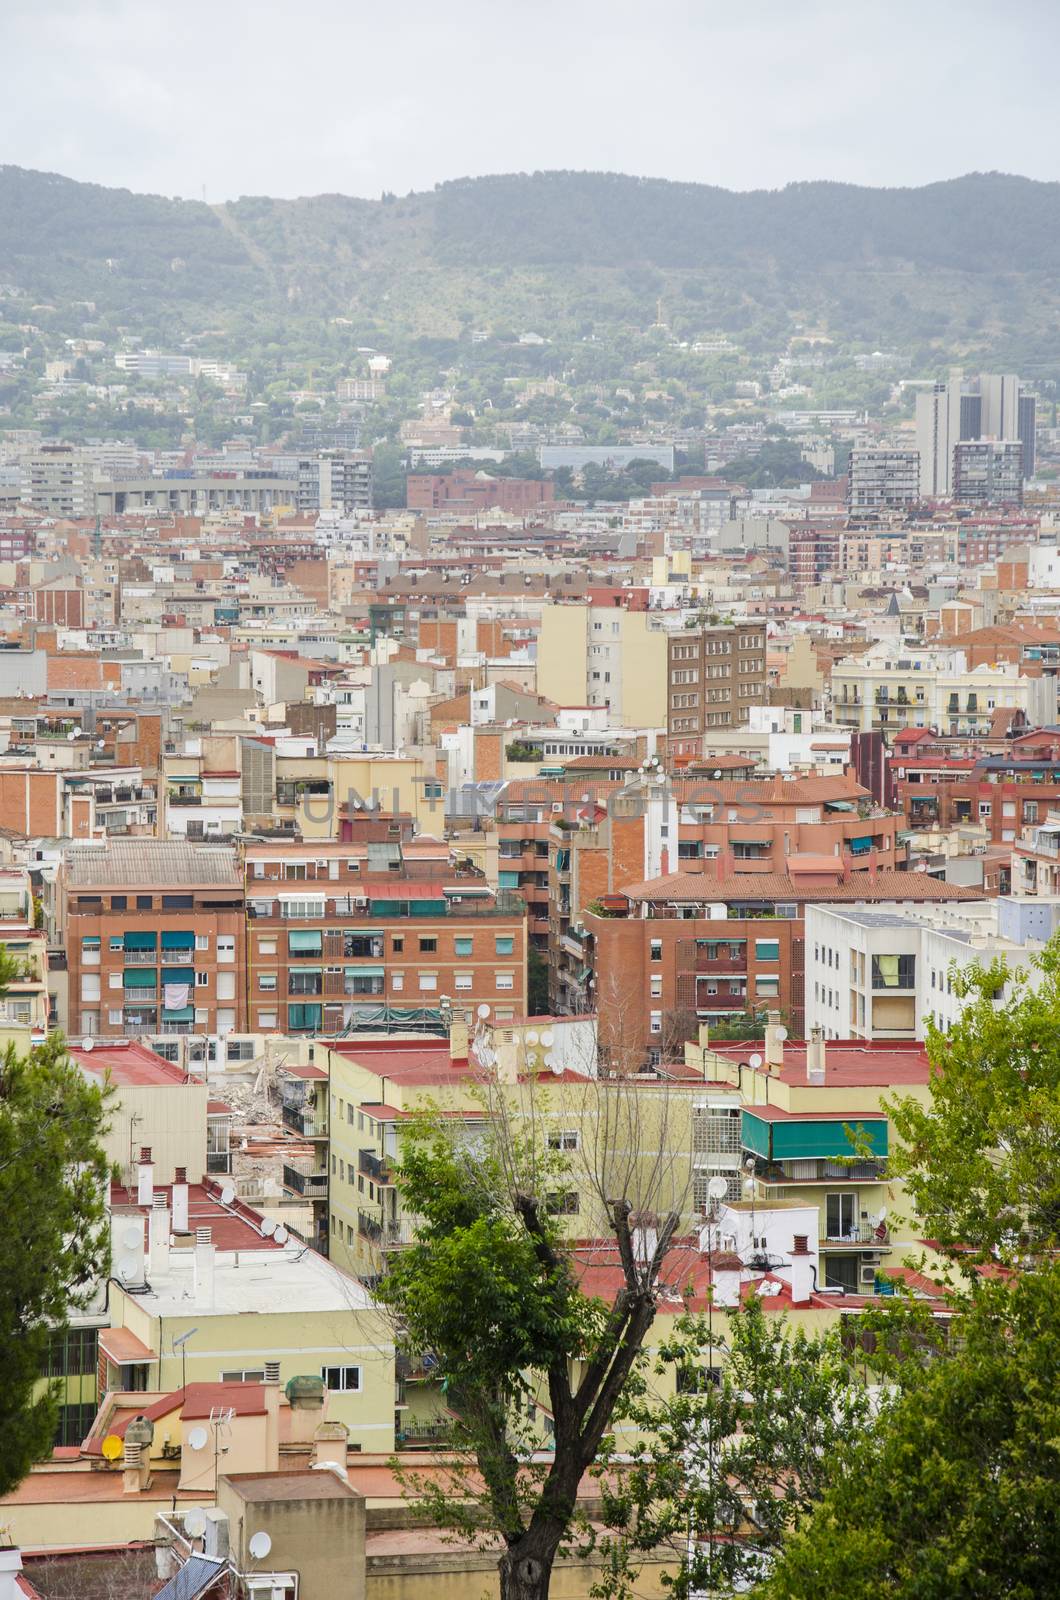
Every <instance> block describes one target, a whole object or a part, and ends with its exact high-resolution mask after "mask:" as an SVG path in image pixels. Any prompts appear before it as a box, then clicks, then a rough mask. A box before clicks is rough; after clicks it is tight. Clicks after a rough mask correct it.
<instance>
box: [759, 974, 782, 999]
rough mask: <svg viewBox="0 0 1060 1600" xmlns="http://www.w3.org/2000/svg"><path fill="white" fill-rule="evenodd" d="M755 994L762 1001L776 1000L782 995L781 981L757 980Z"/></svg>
mask: <svg viewBox="0 0 1060 1600" xmlns="http://www.w3.org/2000/svg"><path fill="white" fill-rule="evenodd" d="M755 994H757V995H758V997H759V998H760V999H762V1000H772V999H775V998H776V997H777V996H778V995H779V994H780V979H779V978H756V979H755Z"/></svg>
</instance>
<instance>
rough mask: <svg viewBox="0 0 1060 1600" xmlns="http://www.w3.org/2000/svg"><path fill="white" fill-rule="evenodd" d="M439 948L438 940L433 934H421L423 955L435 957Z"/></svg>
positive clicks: (421, 952)
mask: <svg viewBox="0 0 1060 1600" xmlns="http://www.w3.org/2000/svg"><path fill="white" fill-rule="evenodd" d="M437 948H438V940H437V939H436V938H435V937H434V935H433V934H429V933H421V934H420V954H421V955H433V954H434V952H435V951H436V950H437Z"/></svg>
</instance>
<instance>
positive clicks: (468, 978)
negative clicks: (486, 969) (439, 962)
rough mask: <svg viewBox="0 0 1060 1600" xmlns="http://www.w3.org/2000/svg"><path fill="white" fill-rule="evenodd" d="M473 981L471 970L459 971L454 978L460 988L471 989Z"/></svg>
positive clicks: (456, 985)
mask: <svg viewBox="0 0 1060 1600" xmlns="http://www.w3.org/2000/svg"><path fill="white" fill-rule="evenodd" d="M472 982H473V978H472V974H471V973H470V972H458V973H457V974H456V975H455V978H454V984H455V987H456V988H457V989H458V990H467V989H470V988H471V985H472Z"/></svg>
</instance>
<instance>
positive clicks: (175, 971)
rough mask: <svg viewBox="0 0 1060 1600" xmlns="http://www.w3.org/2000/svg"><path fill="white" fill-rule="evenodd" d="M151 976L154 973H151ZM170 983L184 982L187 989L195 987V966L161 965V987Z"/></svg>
mask: <svg viewBox="0 0 1060 1600" xmlns="http://www.w3.org/2000/svg"><path fill="white" fill-rule="evenodd" d="M153 976H154V974H153V973H152V977H153ZM170 983H186V984H187V985H188V987H189V989H193V988H194V987H195V968H194V967H163V968H162V987H163V988H165V987H166V985H167V984H170Z"/></svg>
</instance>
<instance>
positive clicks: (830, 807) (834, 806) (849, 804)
mask: <svg viewBox="0 0 1060 1600" xmlns="http://www.w3.org/2000/svg"><path fill="white" fill-rule="evenodd" d="M824 808H825V810H826V811H856V810H857V806H856V805H854V803H853V801H851V800H826V801H825V803H824Z"/></svg>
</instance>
